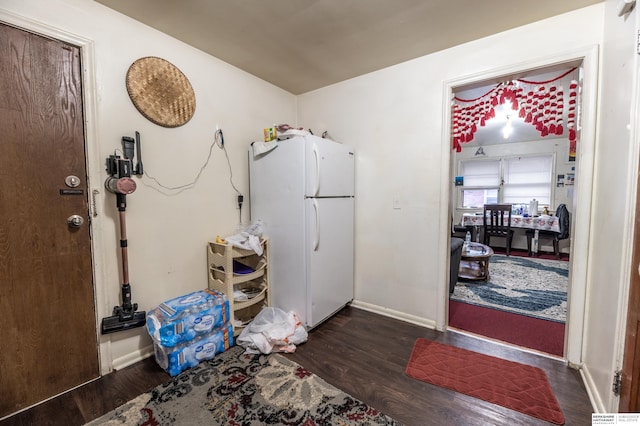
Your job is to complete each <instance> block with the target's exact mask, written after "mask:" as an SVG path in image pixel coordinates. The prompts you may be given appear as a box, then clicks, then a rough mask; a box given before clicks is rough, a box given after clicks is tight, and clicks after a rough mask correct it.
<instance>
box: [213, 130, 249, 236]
mask: <svg viewBox="0 0 640 426" xmlns="http://www.w3.org/2000/svg"><path fill="white" fill-rule="evenodd" d="M213 139H214V141H215V143H216V144H217V145H218V147H219V148H221V149H222V151H224V156H225V157H226V158H227V164H228V165H229V182H230V183H231V187H232V188H233V189H234V190H235V191H236V192H237V193H238V197H237V201H238V210H239V211H240V212H239V214H240V222H238V223H240V224H242V203H243V202H244V196H243V195H242V193H241V192H240V191H239V190H238V188H236V185H235V184H234V183H233V169H232V168H231V161H230V160H229V154H228V153H227V148H226V147H225V146H224V134H223V133H222V129H218V130H216V133H215V135H214V138H213Z"/></svg>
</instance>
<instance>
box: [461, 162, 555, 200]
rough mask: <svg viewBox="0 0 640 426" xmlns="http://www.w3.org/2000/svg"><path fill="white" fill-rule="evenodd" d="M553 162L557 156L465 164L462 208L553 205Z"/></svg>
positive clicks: (462, 172)
mask: <svg viewBox="0 0 640 426" xmlns="http://www.w3.org/2000/svg"><path fill="white" fill-rule="evenodd" d="M553 163H554V156H553V154H545V155H536V156H519V157H501V158H494V159H473V160H464V161H461V162H460V176H462V178H463V186H461V187H460V191H459V202H458V207H459V208H463V209H478V208H482V206H483V205H484V204H491V203H507V204H528V203H529V201H531V200H532V199H536V200H538V204H539V205H540V206H544V205H546V206H550V205H551V195H552V194H551V190H552V184H553V182H552V177H553Z"/></svg>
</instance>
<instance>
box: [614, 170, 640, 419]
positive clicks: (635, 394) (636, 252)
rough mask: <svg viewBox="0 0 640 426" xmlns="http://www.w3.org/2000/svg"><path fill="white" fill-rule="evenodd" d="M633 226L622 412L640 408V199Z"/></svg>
mask: <svg viewBox="0 0 640 426" xmlns="http://www.w3.org/2000/svg"><path fill="white" fill-rule="evenodd" d="M639 183H640V181H639ZM638 188H640V186H638ZM637 200H640V190H639V191H638V195H637ZM634 228H635V231H634V235H633V255H632V260H631V283H630V289H629V302H628V303H629V306H628V313H627V330H626V335H625V344H624V360H623V366H622V384H621V389H620V404H619V406H618V410H619V411H620V412H623V413H637V412H640V336H638V333H639V332H640V201H636V211H635V227H634Z"/></svg>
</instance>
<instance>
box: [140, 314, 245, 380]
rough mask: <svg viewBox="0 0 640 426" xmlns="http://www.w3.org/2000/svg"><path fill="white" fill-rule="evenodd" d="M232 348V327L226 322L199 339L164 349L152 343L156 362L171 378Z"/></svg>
mask: <svg viewBox="0 0 640 426" xmlns="http://www.w3.org/2000/svg"><path fill="white" fill-rule="evenodd" d="M231 346H233V327H232V326H231V323H229V322H227V323H226V324H225V325H223V326H222V327H218V328H216V329H214V330H213V331H211V332H209V333H208V334H206V335H205V336H202V337H201V338H198V339H195V340H192V341H190V342H186V343H181V344H179V345H177V346H174V347H166V346H163V345H161V344H159V343H158V342H156V341H154V342H153V349H154V354H155V358H156V362H157V363H158V365H159V366H160V367H162V368H163V369H164V370H165V371H166V372H167V373H169V374H170V375H171V376H172V377H173V376H176V375H178V374H180V373H181V372H183V371H184V370H186V369H188V368H192V367H195V366H196V365H198V364H199V363H200V362H201V361H204V360H207V359H211V358H213V357H215V356H216V355H217V354H219V353H222V352H224V351H226V350H227V349H229V348H230V347H231Z"/></svg>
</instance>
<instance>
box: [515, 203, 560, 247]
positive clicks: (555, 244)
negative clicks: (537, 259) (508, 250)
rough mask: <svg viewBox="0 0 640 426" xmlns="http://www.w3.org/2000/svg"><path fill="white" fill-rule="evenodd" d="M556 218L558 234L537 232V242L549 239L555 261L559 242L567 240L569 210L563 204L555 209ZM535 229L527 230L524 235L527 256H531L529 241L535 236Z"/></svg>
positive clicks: (543, 231) (544, 231)
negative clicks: (525, 237) (551, 243)
mask: <svg viewBox="0 0 640 426" xmlns="http://www.w3.org/2000/svg"><path fill="white" fill-rule="evenodd" d="M556 216H557V217H558V222H559V224H560V232H554V231H546V230H543V229H541V230H538V241H540V239H543V238H544V239H550V240H551V241H552V242H553V252H554V254H555V255H556V259H560V240H565V239H567V238H569V228H570V226H569V210H567V206H566V205H564V204H560V205H559V206H558V208H557V209H556ZM535 232H536V231H535V229H527V230H526V232H525V234H526V235H527V254H528V255H529V256H531V255H532V254H533V253H532V252H531V240H532V239H533V236H534V234H535Z"/></svg>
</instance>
